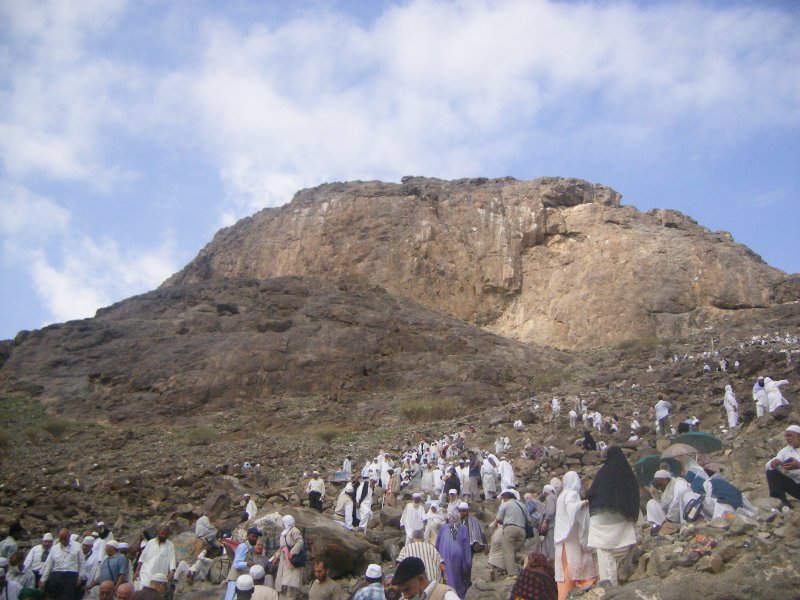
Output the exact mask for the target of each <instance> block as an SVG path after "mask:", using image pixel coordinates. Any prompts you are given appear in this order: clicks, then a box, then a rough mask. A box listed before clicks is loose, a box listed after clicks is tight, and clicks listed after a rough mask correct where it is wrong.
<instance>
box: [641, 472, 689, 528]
mask: <svg viewBox="0 0 800 600" xmlns="http://www.w3.org/2000/svg"><path fill="white" fill-rule="evenodd" d="M650 493H651V494H652V496H653V497H652V498H651V499H650V500H648V501H647V522H648V523H650V525H651V527H653V528H654V530H658V529H659V528H660V527H661V526H662V525H663V524H664V522H665V521H669V522H670V523H685V521H684V518H683V510H684V508H685V507H686V503H687V502H688V501H689V500H692V499H694V498H697V497H699V494H697V493H695V492H693V491H692V488H691V486H690V485H689V482H688V481H686V480H685V479H683V478H682V477H673V476H672V473H670V472H669V471H666V470H664V469H659V470H658V471H656V473H655V475H653V486H652V487H651V488H650Z"/></svg>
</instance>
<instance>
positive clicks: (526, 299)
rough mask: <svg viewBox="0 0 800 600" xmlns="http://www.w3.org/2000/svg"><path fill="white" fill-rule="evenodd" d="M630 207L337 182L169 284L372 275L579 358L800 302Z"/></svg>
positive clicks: (565, 190) (749, 268)
mask: <svg viewBox="0 0 800 600" xmlns="http://www.w3.org/2000/svg"><path fill="white" fill-rule="evenodd" d="M620 198H621V197H620V194H618V193H617V192H615V191H614V190H612V189H610V188H608V187H605V186H602V185H597V184H590V183H587V182H585V181H580V180H575V179H558V178H541V179H537V180H534V181H517V180H514V179H510V178H506V179H497V180H487V179H471V180H458V181H441V180H437V179H426V178H416V177H407V178H404V179H403V181H402V183H401V184H387V183H380V182H355V183H346V184H339V183H337V184H328V185H323V186H320V187H317V188H314V189H309V190H303V191H301V192H298V194H297V195H296V196H295V198H294V199H293V200H292V202H291V203H290V204H288V205H286V206H283V207H280V208H274V209H265V210H262V211H261V212H259V213H257V214H256V215H254V216H252V217H249V218H246V219H243V220H242V221H240V222H239V223H237V224H236V225H235V226H233V227H230V228H227V229H224V230H222V231H220V232H219V233H218V234H217V235H216V237H215V238H214V240H213V241H212V243H210V244H209V245H208V246H207V247H206V248H205V249H203V250H202V251H201V252H200V254H199V255H198V257H197V258H196V259H195V260H194V261H192V262H191V263H190V264H189V265H188V266H187V267H186V268H185V269H184V270H183V271H181V272H180V273H178V274H176V275H175V276H173V277H172V278H170V280H168V281H167V282H165V284H164V286H165V287H169V286H172V285H176V284H180V283H192V282H198V281H205V280H214V279H223V278H230V277H252V278H257V279H267V278H269V277H275V276H283V275H315V276H321V277H326V278H340V277H353V276H357V277H361V278H365V279H366V280H368V281H370V282H372V283H375V284H378V285H380V286H383V287H385V288H386V289H387V290H388V291H389V292H390V293H391V294H394V295H397V296H400V297H404V298H408V299H411V300H414V301H416V302H419V303H421V304H423V305H425V306H428V307H431V308H436V309H438V310H442V311H446V312H448V313H449V314H451V315H453V316H455V317H457V318H459V319H463V320H466V321H468V322H472V323H475V324H477V325H479V326H482V327H485V328H487V329H489V330H491V331H494V332H496V333H498V334H501V335H504V336H508V337H513V338H517V339H519V340H522V341H526V342H534V343H536V344H542V345H549V346H554V347H558V348H564V349H568V348H585V347H592V346H595V345H598V344H599V345H610V344H616V343H619V342H622V341H625V340H629V339H636V338H643V337H650V336H655V335H661V336H674V335H683V334H686V333H689V332H691V331H693V330H696V329H697V328H698V327H702V326H706V325H707V324H709V323H714V322H716V321H718V320H719V319H720V318H724V316H725V314H726V313H727V312H728V311H731V310H741V309H751V308H763V307H768V306H771V305H772V304H774V303H775V302H780V301H787V300H791V299H796V298H795V297H794V296H795V295H794V294H792V293H790V292H791V290H792V289H793V287H796V286H786V285H783V283H782V282H783V281H784V280H785V278H786V275H785V274H784V273H783V272H781V271H779V270H777V269H774V268H771V267H770V266H768V265H767V264H765V263H764V262H763V261H762V260H761V259H760V258H759V257H758V256H757V255H755V254H754V253H753V252H752V251H750V250H749V249H748V248H746V247H744V246H742V245H739V244H736V243H734V241H733V240H732V238H731V236H730V235H729V234H727V233H724V232H716V233H713V232H710V231H708V230H707V229H705V228H704V227H701V226H700V225H698V224H697V223H696V222H695V221H693V220H692V219H690V218H688V217H686V216H684V215H682V214H680V213H677V212H675V211H669V210H656V211H651V212H649V213H641V212H640V211H638V210H637V209H635V208H634V207H632V206H621V205H620ZM787 290H789V292H787ZM787 293H788V296H789V297H787Z"/></svg>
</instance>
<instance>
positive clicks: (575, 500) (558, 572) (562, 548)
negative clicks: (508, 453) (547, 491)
mask: <svg viewBox="0 0 800 600" xmlns="http://www.w3.org/2000/svg"><path fill="white" fill-rule="evenodd" d="M588 535H589V507H588V506H583V501H582V500H581V497H580V480H579V479H578V476H577V474H576V473H574V472H573V471H569V472H568V473H567V474H566V475H565V476H564V489H563V490H562V491H561V493H560V494H559V496H558V500H557V501H556V522H555V527H554V532H553V541H554V542H555V555H556V556H555V565H554V566H555V579H556V581H564V580H565V577H564V568H563V565H562V561H561V557H562V553H564V554H565V555H566V559H567V565H568V566H569V574H570V577H571V578H572V579H573V580H583V579H592V578H594V577H596V571H595V567H594V557H593V553H592V552H590V551H588V550H587V544H588Z"/></svg>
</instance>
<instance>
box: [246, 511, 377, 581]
mask: <svg viewBox="0 0 800 600" xmlns="http://www.w3.org/2000/svg"><path fill="white" fill-rule="evenodd" d="M285 514H289V515H292V516H293V517H294V518H295V525H296V526H297V527H298V528H299V529H300V531H301V532H303V539H304V540H305V542H306V550H307V552H308V565H309V566H308V571H309V573H310V571H311V569H312V565H313V561H314V560H316V559H324V560H325V562H326V563H327V564H328V566H329V567H330V570H331V576H332V577H334V578H335V579H338V578H339V577H342V576H344V575H353V576H361V575H363V574H364V572H365V571H366V568H367V566H368V565H369V564H370V563H371V562H375V559H377V562H380V558H381V554H382V547H381V546H380V545H376V544H372V543H371V542H369V541H367V539H366V538H365V536H362V535H361V534H358V533H353V532H352V531H348V530H347V529H345V528H344V527H342V526H341V525H339V524H338V523H336V522H335V521H332V520H331V519H329V518H328V517H325V516H324V515H321V514H320V513H318V512H317V511H315V510H312V509H308V508H285V509H283V510H282V511H281V512H280V513H277V512H275V513H270V514H266V515H259V516H258V517H256V519H254V520H253V521H251V522H249V523H248V526H251V527H258V529H259V530H260V531H261V532H262V533H263V534H264V536H266V537H272V538H278V537H280V533H281V531H282V530H283V525H282V523H281V516H282V515H285ZM246 529H247V528H246V527H244V526H240V527H238V528H237V529H236V530H235V531H234V537H235V538H236V539H239V540H243V539H245V537H246Z"/></svg>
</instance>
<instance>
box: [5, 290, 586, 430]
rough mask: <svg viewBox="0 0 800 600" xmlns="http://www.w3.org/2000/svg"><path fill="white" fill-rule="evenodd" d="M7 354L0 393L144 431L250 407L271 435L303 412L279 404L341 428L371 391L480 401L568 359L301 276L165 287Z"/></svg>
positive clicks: (390, 397)
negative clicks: (317, 403)
mask: <svg viewBox="0 0 800 600" xmlns="http://www.w3.org/2000/svg"><path fill="white" fill-rule="evenodd" d="M6 355H7V358H6V359H5V362H4V364H2V369H1V370H0V389H2V390H3V391H4V392H5V393H7V394H11V395H22V396H27V397H36V398H37V400H39V401H40V402H42V403H44V404H47V405H49V406H50V407H51V408H52V409H54V410H57V411H58V412H59V413H66V414H71V415H83V414H86V412H87V411H89V412H90V413H92V414H97V415H98V416H100V415H103V416H105V415H107V417H106V418H108V419H109V420H110V421H111V422H122V421H126V420H130V419H133V420H135V421H137V422H139V421H142V420H144V421H149V420H151V419H154V418H159V417H165V416H166V417H170V418H175V417H176V416H179V415H197V414H202V413H204V412H207V411H210V410H220V409H224V410H234V409H236V408H237V406H239V405H240V404H242V403H249V404H253V405H254V406H260V407H261V408H262V409H263V410H264V411H265V412H270V413H271V412H273V411H277V415H276V416H277V418H275V419H273V420H272V422H271V425H272V426H275V427H278V426H280V425H281V423H282V422H283V423H284V424H285V422H284V418H291V417H290V415H294V414H295V413H296V412H297V411H296V410H283V408H286V406H285V405H281V403H280V398H282V397H290V398H291V397H298V396H300V397H303V396H313V397H315V398H318V399H322V401H324V402H326V403H327V404H330V405H332V407H333V408H334V409H335V410H334V413H336V412H337V410H338V412H341V413H342V416H343V418H347V417H353V416H354V413H353V410H354V409H353V408H352V407H349V406H348V405H349V404H350V403H351V402H355V401H356V400H361V399H362V398H361V396H362V395H367V396H369V397H372V396H370V395H376V396H375V397H378V396H377V395H379V396H380V398H381V402H382V405H383V406H384V407H390V406H393V405H396V403H397V401H399V400H406V399H425V400H434V401H435V400H437V399H448V398H449V399H454V398H457V399H458V401H459V402H461V403H464V404H465V405H467V406H469V405H476V404H485V403H487V402H491V401H495V402H496V401H498V400H499V399H501V398H505V397H506V396H507V395H508V394H511V393H514V392H520V391H521V390H524V389H526V388H527V386H528V384H529V381H530V378H531V376H532V375H534V374H535V373H536V372H537V371H540V370H546V369H548V368H549V367H551V366H553V365H555V364H557V363H562V362H563V361H570V360H572V359H569V358H567V357H565V356H563V355H561V353H559V352H556V351H552V350H537V349H536V348H533V347H531V346H527V345H524V344H521V343H519V342H515V341H513V340H508V339H505V338H502V337H500V336H497V335H494V334H491V333H488V332H485V331H482V330H481V329H479V328H476V327H474V326H471V325H469V324H467V323H464V322H462V321H459V320H457V319H454V318H452V317H449V316H447V315H445V314H442V313H437V312H434V311H431V310H429V309H426V308H424V307H422V306H419V305H417V304H414V303H412V302H409V301H407V300H403V299H398V298H395V297H393V296H390V295H389V294H388V293H387V292H386V291H385V290H382V289H380V288H376V287H375V286H365V285H362V284H359V283H357V282H355V283H353V282H349V283H348V282H340V283H338V284H334V283H331V282H329V281H323V280H317V279H308V278H297V277H283V278H276V279H270V280H267V281H256V280H252V279H251V280H241V279H239V280H225V281H208V282H202V283H198V284H191V285H180V286H171V287H165V288H162V289H161V290H158V291H155V292H151V293H148V294H145V295H142V296H138V297H135V298H131V299H129V300H126V301H124V302H120V303H119V304H116V305H114V306H112V307H110V308H107V309H104V310H102V311H100V314H99V315H98V316H97V317H96V318H94V319H85V320H83V321H73V322H69V323H64V324H59V325H52V326H50V327H45V328H44V329H41V330H38V331H35V332H24V333H21V334H20V335H18V336H17V339H16V340H14V342H12V343H6ZM276 403H277V404H276ZM392 403H395V404H392ZM294 408H297V407H294ZM300 414H302V413H297V415H295V416H298V415H300Z"/></svg>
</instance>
